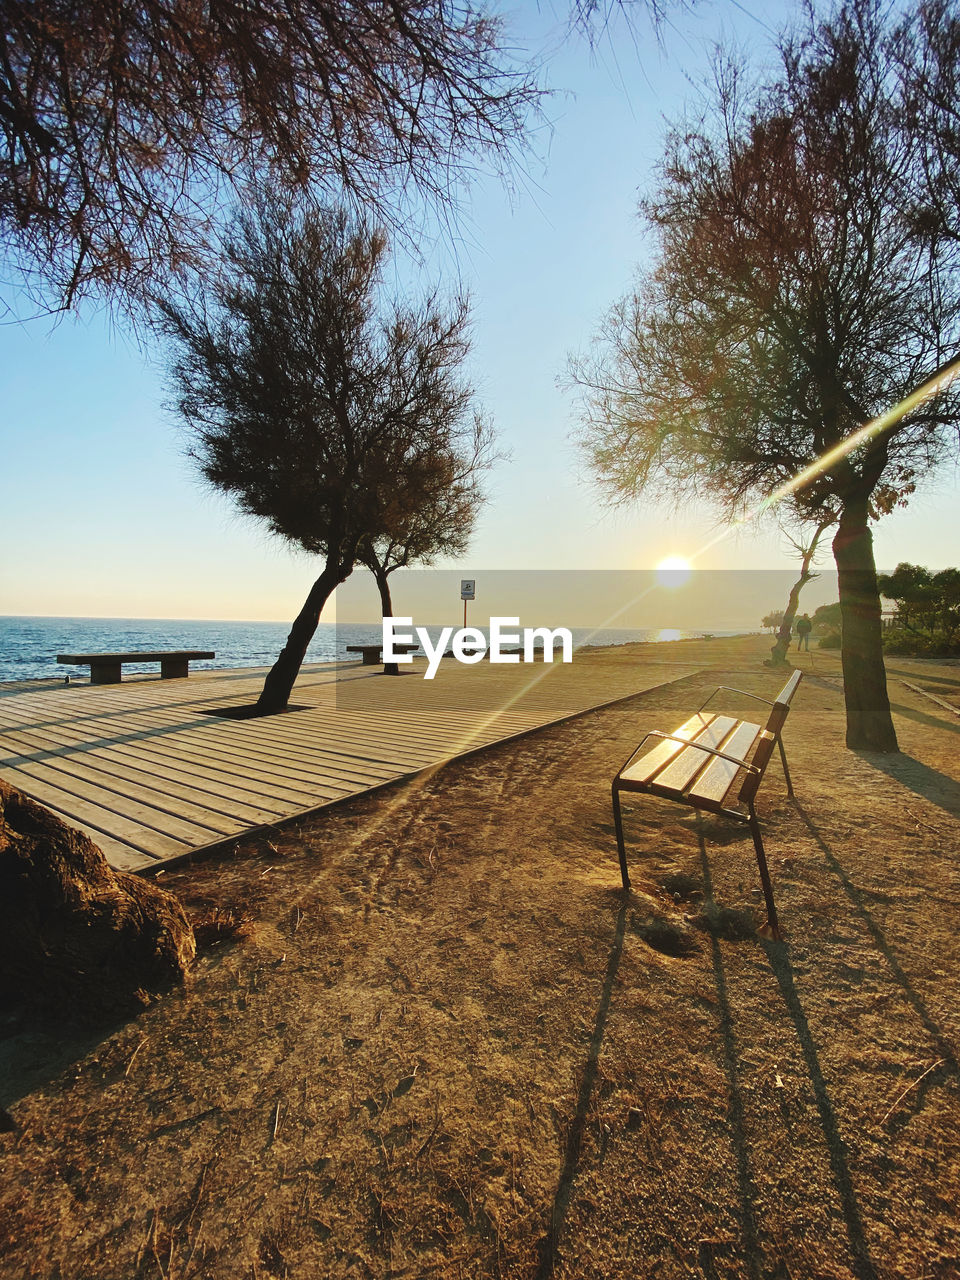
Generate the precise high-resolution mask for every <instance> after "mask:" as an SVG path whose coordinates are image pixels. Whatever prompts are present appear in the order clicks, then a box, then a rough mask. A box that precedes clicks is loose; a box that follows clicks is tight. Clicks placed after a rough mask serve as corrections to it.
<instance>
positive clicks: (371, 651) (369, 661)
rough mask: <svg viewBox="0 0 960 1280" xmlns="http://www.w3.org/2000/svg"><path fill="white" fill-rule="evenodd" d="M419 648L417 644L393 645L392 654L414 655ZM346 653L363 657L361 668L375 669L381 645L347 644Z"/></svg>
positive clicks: (378, 660) (381, 650)
mask: <svg viewBox="0 0 960 1280" xmlns="http://www.w3.org/2000/svg"><path fill="white" fill-rule="evenodd" d="M419 648H420V646H419V645H418V644H395V645H394V646H393V652H394V653H416V651H417V650H418V649H419ZM347 653H359V654H362V655H363V660H362V662H361V666H364V667H375V666H376V665H377V664H378V663H379V662H380V655H381V654H382V653H383V645H382V644H348V645H347Z"/></svg>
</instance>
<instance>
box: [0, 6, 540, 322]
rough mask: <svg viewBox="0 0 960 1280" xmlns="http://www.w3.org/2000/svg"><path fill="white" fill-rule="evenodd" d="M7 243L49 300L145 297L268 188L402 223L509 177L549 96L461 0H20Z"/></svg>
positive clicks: (7, 122) (1, 93) (3, 149)
mask: <svg viewBox="0 0 960 1280" xmlns="http://www.w3.org/2000/svg"><path fill="white" fill-rule="evenodd" d="M3 17H4V43H3V50H2V53H0V236H2V239H3V241H5V242H6V244H7V246H8V249H9V252H10V254H11V257H12V259H13V261H14V262H15V263H16V264H18V265H19V267H20V269H21V272H22V273H23V275H24V276H25V277H26V279H27V280H28V282H30V281H32V283H33V293H34V295H35V296H38V297H41V298H44V299H46V300H49V298H50V296H51V295H52V297H53V299H54V302H55V303H58V304H59V305H60V306H62V307H69V306H71V305H73V304H74V303H75V302H76V300H77V299H79V298H80V297H82V296H83V295H84V294H91V293H92V294H99V295H101V296H103V295H109V294H110V293H111V292H113V291H114V290H115V289H116V288H117V287H118V286H119V287H122V288H123V289H124V290H126V291H128V293H131V294H133V295H135V296H136V297H142V296H144V294H145V293H148V292H149V291H150V290H151V289H152V288H153V287H155V285H156V282H157V280H158V278H159V279H160V280H161V281H162V280H163V278H164V277H165V275H166V274H167V272H168V271H169V269H170V268H171V266H173V267H177V266H179V265H183V264H184V263H189V262H193V261H196V259H197V258H198V256H200V255H202V254H203V252H204V246H205V244H206V233H207V230H208V224H209V223H210V221H211V219H213V220H214V221H216V220H217V217H218V210H219V209H220V208H221V207H222V201H223V197H224V196H228V197H233V198H236V197H237V196H241V197H246V196H248V195H249V189H250V185H251V183H252V182H253V181H254V180H255V179H259V180H260V181H261V183H262V184H263V185H269V186H272V187H274V188H275V187H276V186H277V185H280V186H282V187H283V188H285V189H287V190H300V191H303V190H305V189H307V188H310V189H311V190H312V192H313V193H314V196H315V197H316V196H319V195H325V197H326V198H328V199H329V198H331V197H335V198H337V199H340V198H343V197H344V196H345V197H346V198H348V199H350V200H352V201H354V202H355V203H356V204H357V205H358V206H360V207H362V208H363V209H364V210H365V211H366V212H367V213H368V215H369V216H372V217H374V218H375V219H378V220H379V221H381V222H386V223H388V224H391V223H392V224H393V225H397V223H398V222H399V220H400V218H401V214H400V212H399V210H398V206H397V199H398V196H399V195H400V194H401V193H402V192H403V190H404V189H405V188H406V187H412V188H413V189H414V190H415V191H416V192H418V193H419V194H421V195H423V194H426V195H427V196H428V197H429V198H432V199H433V200H435V201H440V202H441V203H445V202H448V201H449V200H450V198H451V195H452V192H453V190H454V188H455V187H456V185H457V184H458V182H459V181H460V180H461V179H464V178H465V177H466V176H467V175H468V174H469V173H470V171H471V170H472V168H473V167H474V165H475V164H476V162H477V161H478V159H479V158H480V157H482V156H488V157H491V158H492V159H493V160H494V162H495V163H498V164H506V163H508V161H509V159H510V157H511V155H512V154H513V153H514V151H515V149H516V148H517V147H518V146H521V145H522V143H523V137H524V132H525V126H526V122H527V119H528V115H529V113H530V111H531V110H535V109H536V107H537V104H538V102H539V99H540V96H541V91H540V89H539V88H538V86H537V84H536V79H535V75H534V72H533V70H532V69H531V68H530V67H529V66H524V65H520V64H518V63H517V62H516V61H515V60H514V58H513V57H512V55H511V53H510V51H509V47H508V43H507V40H506V36H505V32H504V29H503V26H502V23H501V21H500V19H499V18H497V17H494V16H491V15H490V14H489V13H486V12H484V11H483V10H482V9H474V8H473V7H472V6H471V5H469V4H467V3H463V2H461V0H450V2H448V0H392V2H391V3H388V4H383V3H379V2H378V0H286V3H284V4H282V5H271V4H267V3H265V2H264V0H251V2H250V3H246V4H191V3H187V0H141V3H137V4H118V3H115V2H113V0H81V3H79V4H78V3H74V2H71V0H6V3H5V4H4V6H3Z"/></svg>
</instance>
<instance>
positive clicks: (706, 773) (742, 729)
mask: <svg viewBox="0 0 960 1280" xmlns="http://www.w3.org/2000/svg"><path fill="white" fill-rule="evenodd" d="M760 733H761V729H760V726H759V725H758V724H750V723H749V721H746V720H745V721H743V723H741V724H738V725H737V727H736V729H734V731H733V733H731V735H730V737H729V738H727V740H726V742H725V743H724V744H723V747H722V750H723V751H724V752H726V754H727V755H730V756H736V757H737V759H738V760H743V761H744V762H746V758H747V756H748V754H749V752H750V748H751V747H752V746H753V744H754V743H755V742H756V740H757V738H758V737H759V736H760ZM740 771H741V770H740V766H739V765H736V764H734V763H733V761H732V760H721V759H720V758H719V757H717V756H712V757H709V758H708V761H707V767H706V768H705V769H704V770H703V771H702V773H701V774H700V776H699V777H698V778H697V780H696V782H694V784H693V786H692V787H691V788H690V790H689V791H688V792H687V799H688V800H690V801H696V802H698V803H700V802H702V803H704V804H716V805H719V804H722V803H723V799H724V797H725V796H726V794H727V792H728V791H729V790H730V788H731V786H732V785H733V783H734V781H735V780H736V778H737V775H738V774H739V773H740Z"/></svg>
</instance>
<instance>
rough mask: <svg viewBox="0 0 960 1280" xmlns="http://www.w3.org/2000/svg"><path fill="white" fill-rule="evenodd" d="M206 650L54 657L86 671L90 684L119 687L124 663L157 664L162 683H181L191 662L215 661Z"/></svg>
mask: <svg viewBox="0 0 960 1280" xmlns="http://www.w3.org/2000/svg"><path fill="white" fill-rule="evenodd" d="M216 656H217V655H216V654H215V653H213V652H212V651H210V650H208V649H180V650H177V651H173V652H167V653H58V654H57V661H58V662H63V663H66V664H67V665H68V666H71V667H86V666H88V667H89V668H90V683H91V684H119V683H120V679H121V672H122V669H123V664H124V663H125V662H159V663H160V677H161V679H163V680H181V679H183V678H184V677H186V676H188V675H189V674H190V663H191V662H193V661H194V660H195V659H197V660H199V659H201V658H215V657H216Z"/></svg>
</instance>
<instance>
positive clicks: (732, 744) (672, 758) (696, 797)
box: [613, 671, 803, 938]
mask: <svg viewBox="0 0 960 1280" xmlns="http://www.w3.org/2000/svg"><path fill="white" fill-rule="evenodd" d="M802 676H803V672H802V671H794V672H793V674H792V675H791V677H790V679H789V680H788V681H787V683H786V684H785V685H784V686H783V688H782V689H781V690H780V692H779V694H778V695H777V697H776V698H775V699H774V701H773V702H771V701H770V700H769V699H768V698H760V697H758V695H757V694H755V693H746V692H745V691H744V690H743V689H729V688H727V686H725V685H720V686H719V687H718V688H717V689H714V691H713V693H711V695H710V697H709V698H707V700H706V702H704V703H703V705H702V706H701V707H700V709H699V711H697V713H696V714H695V715H693V716H691V717H690V719H689V720H687V721H686V723H685V724H682V725H681V726H680V728H679V729H676V730H674V732H673V733H661V732H660V731H659V730H654V731H653V732H652V733H648V734H647V735H646V736H645V737H644V739H643V741H642V742H641V743H640V745H639V746H638V747H637V749H636V751H634V752H633V753H632V754H631V755H630V757H629V758H628V759H627V761H626V763H625V764H624V765H623V768H622V769H620V771H619V772H618V773H617V776H616V777H615V778H614V780H613V821H614V826H615V827H616V832H617V851H618V853H619V855H620V874H621V876H622V878H623V887H624V889H629V888H630V876H629V873H628V871H627V854H626V849H625V846H624V841H623V818H622V816H621V813H620V792H621V791H639V792H644V793H646V794H648V795H654V796H662V797H663V798H664V799H665V800H676V801H678V802H679V803H680V804H686V805H690V806H691V808H694V809H702V810H705V811H706V812H708V813H718V814H722V815H723V816H724V817H726V818H732V819H733V820H734V821H735V822H743V823H745V824H746V825H747V826H748V827H749V828H750V834H751V835H752V836H753V843H754V846H755V848H756V852H757V866H758V867H759V869H760V883H761V884H762V885H763V896H764V900H765V902H766V907H767V921H766V924H765V925H764V926H763V928H762V929H760V930H759V932H760V934H761V936H762V937H767V938H779V937H780V928H779V924H778V922H777V909H776V906H775V905H774V901H773V889H772V887H771V884H770V873H769V870H768V869H767V859H766V854H765V853H764V849H763V839H762V838H761V835H760V824H759V822H758V820H757V814H756V810H755V808H754V802H755V800H756V795H757V790H758V788H759V786H760V783H761V782H762V781H763V775H764V773H765V772H766V769H767V765H768V764H769V763H770V759H771V757H772V755H773V749H774V746H775V745H776V746H777V747H779V749H780V759H781V761H782V763H783V772H784V776H785V778H786V780H787V794H788V795H790V796H792V795H793V784H792V783H791V781H790V771H789V769H788V768H787V755H786V752H785V751H784V749H783V739H782V738H781V736H780V734H781V730H782V729H783V725H784V722H785V721H786V718H787V713H788V712H789V710H790V703H791V701H792V699H793V695H794V694H795V693H796V691H797V686H798V685H799V683H800V680H801V679H802ZM721 690H722V691H724V692H727V693H736V694H741V695H743V696H744V697H747V698H754V699H755V700H756V701H758V702H763V703H766V705H767V706H768V707H769V708H770V713H769V716H768V718H767V722H766V724H764V725H759V724H753V723H752V722H751V721H748V720H736V719H734V718H733V717H732V716H727V715H715V714H714V713H712V712H707V711H706V706H707V703H709V702H711V701H712V700H713V699H714V698H715V697H716V695H717V694H718V693H720V692H721ZM650 738H657V739H659V741H658V743H657V745H656V746H654V747H651V748H650V749H649V750H648V751H646V752H645V753H644V754H643V755H641V754H640V753H641V751H642V750H643V747H644V745H645V744H646V742H647V741H648V739H650Z"/></svg>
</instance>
